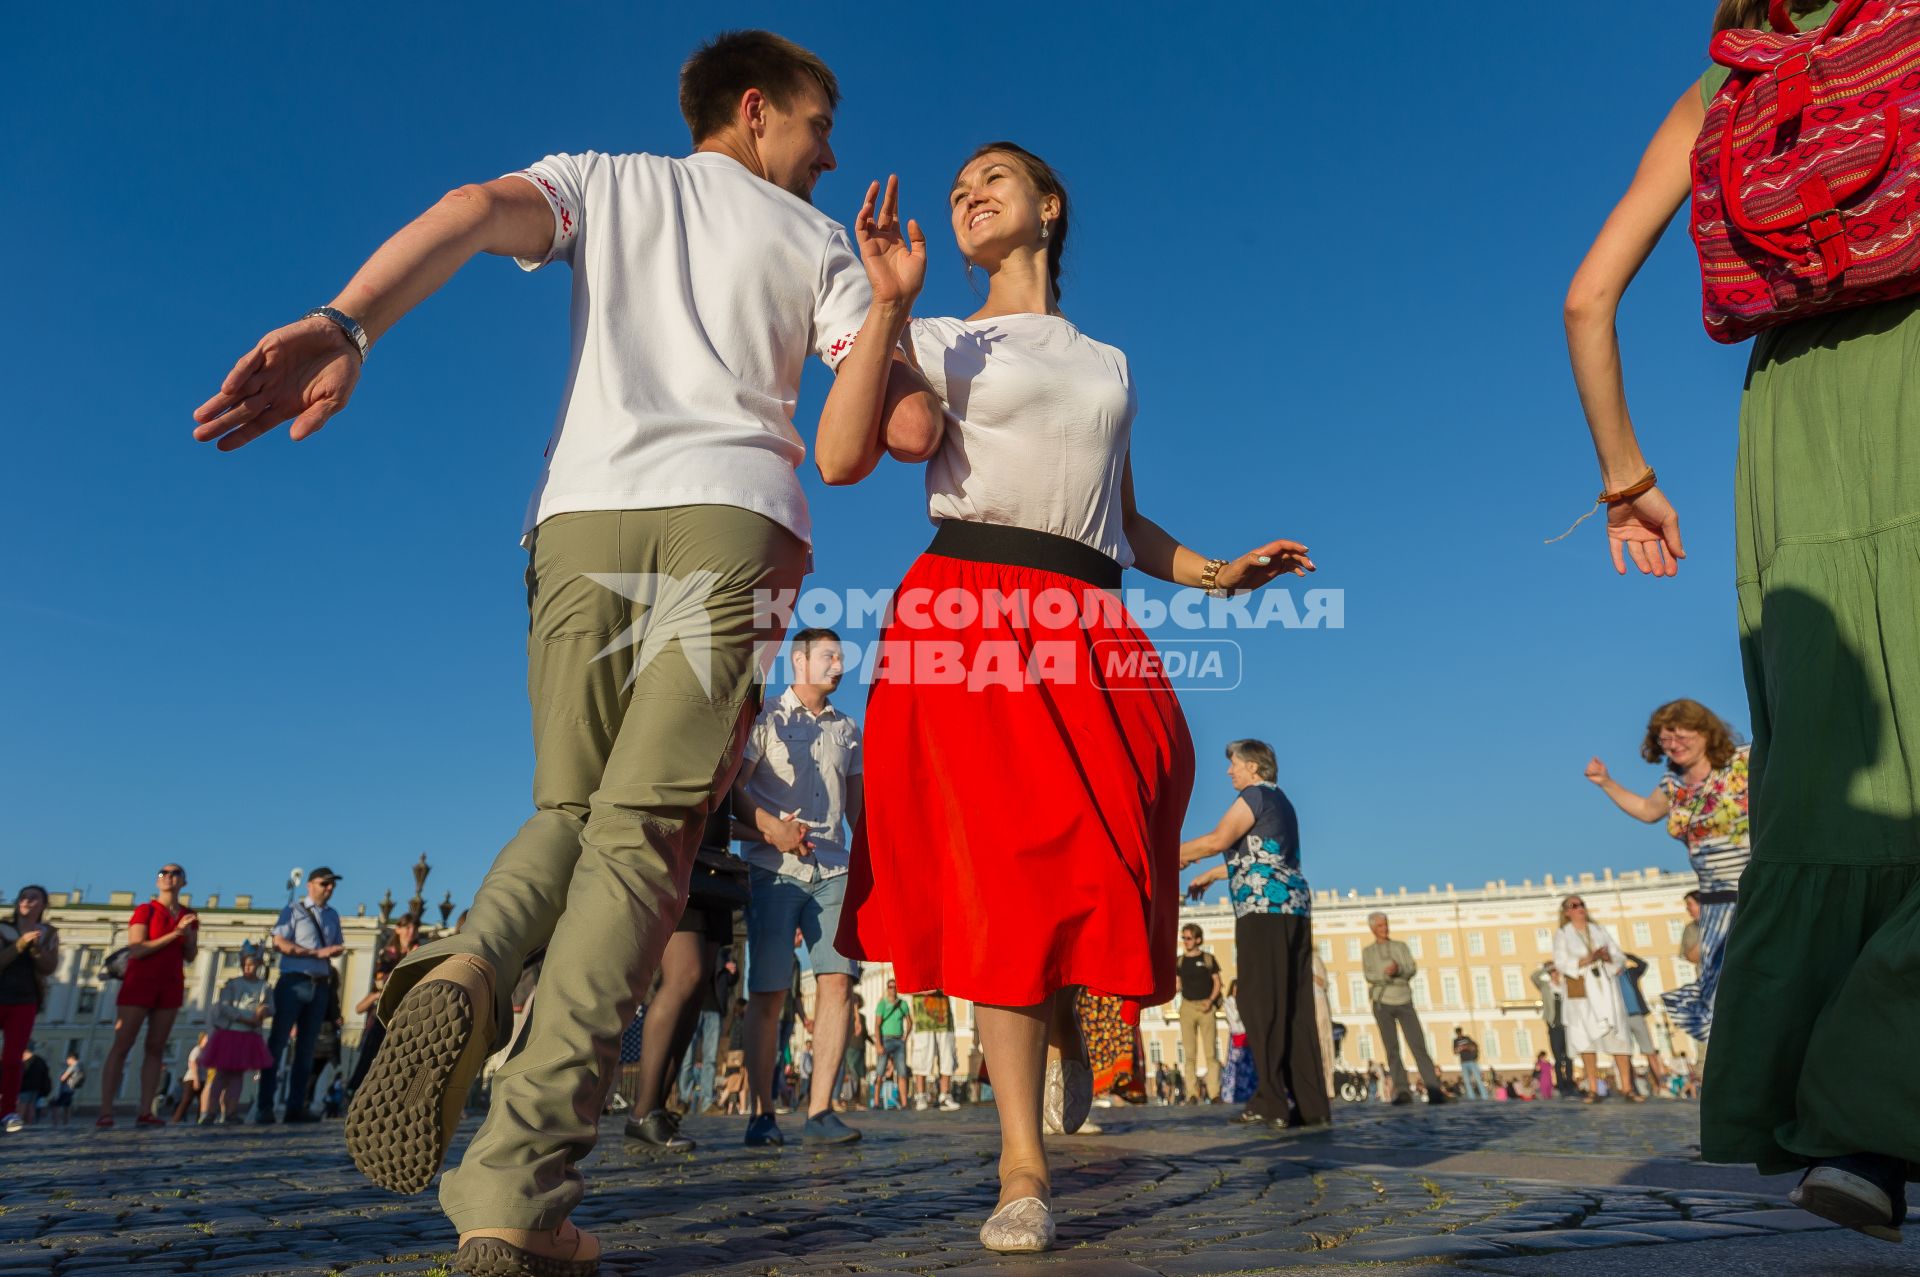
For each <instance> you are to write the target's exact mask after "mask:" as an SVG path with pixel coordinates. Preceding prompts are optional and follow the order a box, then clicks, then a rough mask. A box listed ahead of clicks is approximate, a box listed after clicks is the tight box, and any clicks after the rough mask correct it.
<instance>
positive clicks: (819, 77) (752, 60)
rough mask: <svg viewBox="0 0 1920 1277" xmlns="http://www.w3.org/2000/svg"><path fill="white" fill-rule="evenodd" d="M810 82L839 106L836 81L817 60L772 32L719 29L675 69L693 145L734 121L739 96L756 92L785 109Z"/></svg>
mask: <svg viewBox="0 0 1920 1277" xmlns="http://www.w3.org/2000/svg"><path fill="white" fill-rule="evenodd" d="M809 83H811V84H815V85H818V86H819V88H820V91H821V92H823V93H825V94H826V95H827V105H828V106H829V107H838V106H839V105H840V81H838V80H836V79H835V78H834V76H833V72H832V71H829V70H828V69H827V64H826V63H824V62H822V61H821V60H820V58H819V56H818V55H817V54H815V53H812V52H810V51H809V50H806V49H803V48H801V47H800V46H799V45H797V44H795V43H794V42H793V41H791V40H788V39H786V38H785V37H783V36H777V35H775V34H774V33H773V32H771V31H722V32H721V33H720V34H719V35H717V36H715V37H713V39H711V40H709V41H707V42H706V43H705V44H703V45H701V46H700V47H699V48H698V49H695V50H694V52H693V56H692V57H690V58H688V59H687V61H686V65H685V66H683V67H681V68H680V114H681V115H682V116H684V117H686V121H687V128H688V129H689V130H690V131H691V132H692V133H693V141H694V144H695V145H696V146H697V145H698V144H700V143H701V142H704V141H706V140H707V139H708V138H710V137H712V136H713V135H714V134H715V133H718V132H719V131H720V130H721V129H724V128H726V127H727V125H728V124H730V123H732V122H733V112H734V108H735V107H736V106H737V105H738V104H739V101H740V95H741V94H743V93H745V92H746V91H747V90H748V89H758V90H760V92H761V93H763V94H765V95H766V99H767V101H769V102H771V103H772V104H773V105H775V106H777V107H779V108H780V109H781V110H783V111H784V110H787V109H788V108H789V106H790V105H791V103H792V101H793V96H794V94H796V93H799V92H802V91H803V90H804V89H805V88H806V86H807V85H808V84H809Z"/></svg>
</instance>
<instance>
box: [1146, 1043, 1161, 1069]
mask: <svg viewBox="0 0 1920 1277" xmlns="http://www.w3.org/2000/svg"><path fill="white" fill-rule="evenodd" d="M1147 1059H1148V1060H1150V1061H1152V1062H1153V1066H1154V1067H1155V1068H1158V1067H1160V1043H1159V1042H1158V1041H1153V1042H1149V1043H1147Z"/></svg>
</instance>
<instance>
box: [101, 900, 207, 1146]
mask: <svg viewBox="0 0 1920 1277" xmlns="http://www.w3.org/2000/svg"><path fill="white" fill-rule="evenodd" d="M155 877H156V879H157V881H156V882H155V885H154V893H153V899H151V900H149V901H147V903H145V904H143V905H141V906H140V907H139V908H138V909H135V910H134V911H133V917H132V918H131V919H129V920H128V922H127V948H128V949H129V950H131V952H130V953H129V954H128V959H127V974H126V978H125V979H123V980H122V981H121V982H120V997H119V999H118V1001H117V1003H116V1006H117V1008H118V1010H117V1013H116V1014H115V1015H114V1018H113V1046H112V1047H110V1048H109V1049H108V1051H107V1062H106V1063H105V1064H104V1065H102V1066H101V1069H100V1117H99V1119H98V1120H97V1121H96V1122H95V1123H94V1125H95V1126H112V1125H113V1093H114V1092H115V1091H118V1090H119V1089H120V1072H121V1070H122V1069H124V1068H125V1067H126V1063H127V1056H128V1055H130V1054H131V1053H132V1052H133V1043H134V1040H135V1039H136V1038H138V1037H139V1036H140V1029H141V1027H142V1026H145V1028H146V1030H147V1044H146V1053H145V1054H144V1055H142V1056H141V1058H140V1107H139V1108H138V1109H136V1110H135V1113H136V1114H137V1116H136V1117H135V1118H134V1123H135V1124H136V1125H138V1126H165V1125H166V1124H167V1123H166V1119H165V1118H161V1117H156V1116H154V1112H153V1094H154V1092H155V1091H156V1090H158V1089H159V1086H160V1070H161V1068H162V1067H163V1066H164V1064H165V1062H166V1054H167V1035H168V1034H169V1033H171V1032H173V1019H174V1017H175V1016H177V1015H179V1014H180V1005H181V1003H182V1002H184V1001H186V993H187V963H189V962H192V961H193V955H194V950H195V948H196V946H197V945H198V943H199V936H200V915H199V914H196V913H195V912H194V911H193V910H191V909H189V908H187V907H186V906H185V905H183V904H181V903H180V889H181V888H182V887H184V886H186V885H187V871H186V870H184V869H182V868H181V867H180V866H179V865H164V866H162V867H161V869H160V872H159V873H158V874H157V875H155Z"/></svg>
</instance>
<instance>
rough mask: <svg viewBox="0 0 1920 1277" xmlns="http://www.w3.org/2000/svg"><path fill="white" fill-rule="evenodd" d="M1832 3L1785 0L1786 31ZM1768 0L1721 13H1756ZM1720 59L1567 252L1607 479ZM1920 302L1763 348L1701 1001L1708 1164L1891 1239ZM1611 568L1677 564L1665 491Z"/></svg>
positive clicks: (1635, 499)
mask: <svg viewBox="0 0 1920 1277" xmlns="http://www.w3.org/2000/svg"><path fill="white" fill-rule="evenodd" d="M1833 9H1834V5H1833V4H1831V3H1825V4H1823V3H1818V2H1817V0H1814V2H1808V0H1793V2H1792V4H1791V10H1792V12H1793V13H1794V15H1795V18H1796V21H1797V22H1798V24H1799V26H1800V27H1801V29H1803V30H1806V29H1811V28H1812V27H1813V26H1814V25H1815V24H1817V23H1821V22H1824V21H1825V20H1826V19H1827V17H1828V16H1830V15H1831V14H1832V12H1833ZM1766 25H1767V0H1720V4H1719V13H1718V16H1717V26H1718V27H1719V28H1722V29H1724V28H1730V27H1764V26H1766ZM1724 82H1725V72H1724V71H1721V70H1718V69H1715V70H1714V71H1710V72H1709V73H1708V74H1707V76H1706V77H1705V78H1704V79H1703V80H1702V81H1701V82H1700V83H1699V84H1698V85H1694V86H1689V88H1688V89H1687V91H1686V92H1685V93H1683V94H1682V95H1681V96H1680V99H1679V101H1678V102H1676V103H1675V104H1674V107H1673V110H1672V111H1671V113H1669V115H1668V116H1667V119H1666V121H1665V122H1664V123H1663V124H1662V125H1661V126H1660V129H1659V130H1658V132H1656V133H1655V135H1654V138H1653V141H1652V143H1651V144H1650V145H1649V146H1648V148H1647V152H1646V155H1645V157H1644V159H1643V160H1642V161H1641V164H1640V168H1639V171H1638V173H1637V174H1636V175H1635V177H1634V180H1633V184H1632V186H1631V187H1630V188H1629V189H1628V191H1627V194H1626V196H1625V197H1624V198H1623V199H1622V200H1621V201H1620V204H1619V205H1618V206H1617V207H1616V208H1615V209H1614V211H1613V213H1612V215H1611V216H1610V217H1609V218H1608V219H1607V223H1606V225H1605V227H1604V228H1603V229H1602V230H1601V232H1600V235H1599V238H1598V239H1597V240H1596V241H1595V242H1594V245H1593V248H1592V249H1591V250H1590V251H1589V253H1588V255H1587V258H1586V260H1585V261H1584V262H1583V263H1582V264H1581V266H1580V269H1579V272H1578V273H1577V274H1576V275H1575V277H1574V280H1573V284H1572V287H1571V289H1570V290H1569V293H1568V297H1567V305H1566V323H1567V344H1568V349H1569V353H1570V355H1571V357H1572V361H1573V370H1574V376H1575V380H1576V381H1577V383H1578V385H1579V390H1580V398H1581V404H1582V406H1583V408H1584V409H1585V412H1586V417H1587V423H1588V425H1589V427H1590V428H1591V430H1592V433H1593V442H1594V447H1595V450H1596V451H1597V453H1598V454H1599V459H1600V470H1601V481H1602V483H1603V484H1604V485H1605V486H1604V490H1605V491H1606V492H1607V493H1609V494H1617V493H1623V492H1632V491H1634V490H1635V489H1637V488H1640V487H1641V485H1642V484H1643V482H1644V481H1645V480H1646V479H1647V478H1648V477H1649V476H1650V470H1649V467H1648V465H1647V461H1646V459H1645V457H1644V456H1642V454H1641V451H1640V446H1639V443H1638V442H1637V440H1636V439H1635V436H1634V430H1633V425H1632V420H1631V418H1630V416H1629V414H1628V411H1627V405H1626V398H1625V393H1624V389H1623V380H1622V376H1621V371H1620V353H1619V345H1618V342H1617V340H1616V338H1615V335H1614V316H1615V313H1616V311H1617V309H1618V306H1619V302H1620V298H1621V295H1622V294H1623V293H1624V292H1625V290H1626V287H1627V285H1628V283H1629V282H1630V281H1631V280H1632V278H1633V276H1634V274H1635V272H1636V271H1638V270H1639V268H1640V266H1641V264H1642V263H1643V262H1645V260H1646V258H1647V256H1648V254H1649V253H1650V252H1651V251H1652V249H1653V246H1654V244H1655V243H1656V242H1657V241H1658V240H1659V238H1660V235H1661V233H1662V231H1664V230H1665V228H1666V226H1667V224H1668V222H1669V221H1670V220H1671V219H1672V218H1673V215H1674V214H1675V213H1676V212H1677V211H1678V210H1679V209H1680V208H1681V207H1682V206H1683V205H1684V204H1685V203H1686V202H1687V198H1688V195H1689V192H1690V189H1691V178H1692V167H1691V151H1692V148H1693V144H1694V141H1695V139H1696V137H1697V136H1698V134H1699V132H1700V128H1701V125H1702V122H1703V120H1704V119H1705V107H1706V103H1707V102H1708V101H1710V100H1711V98H1712V96H1713V95H1714V94H1715V93H1716V92H1717V91H1718V90H1719V89H1720V87H1721V85H1722V84H1723V83H1724ZM1916 369H1920V298H1907V299H1904V300H1900V301H1893V302H1886V303H1882V304H1879V305H1874V306H1862V307H1857V308H1855V309H1851V310H1844V311H1839V312H1836V313H1832V314H1828V315H1824V316H1815V317H1811V318H1807V319H1803V320H1800V321H1797V322H1794V323H1788V324H1783V325H1780V326H1778V327H1775V328H1772V329H1769V330H1768V331H1766V332H1765V333H1763V334H1762V335H1761V336H1760V337H1759V338H1758V339H1757V340H1756V341H1755V343H1754V348H1753V355H1752V362H1751V363H1750V365H1749V367H1748V372H1747V380H1746V392H1745V395H1744V397H1743V398H1742V400H1741V406H1740V441H1739V458H1738V462H1737V473H1736V492H1735V521H1736V530H1737V536H1736V545H1737V565H1736V580H1735V584H1736V587H1737V594H1738V600H1739V623H1740V640H1741V651H1742V655H1743V660H1744V664H1745V672H1746V679H1747V692H1748V698H1749V701H1750V709H1751V713H1752V719H1753V750H1752V759H1751V777H1750V786H1751V794H1752V830H1751V833H1752V844H1753V860H1752V863H1751V865H1750V866H1749V867H1748V869H1747V870H1746V872H1745V874H1744V875H1743V877H1742V879H1741V882H1740V888H1739V911H1738V915H1737V919H1736V921H1735V923H1734V926H1733V933H1732V936H1731V938H1730V939H1729V941H1728V944H1727V953H1726V959H1725V965H1724V968H1723V970H1722V973H1721V983H1720V987H1719V991H1718V995H1717V1001H1716V1005H1715V1008H1714V1021H1713V1051H1712V1053H1711V1055H1710V1056H1709V1059H1708V1063H1707V1073H1706V1090H1705V1101H1704V1104H1703V1107H1702V1113H1701V1151H1702V1154H1703V1156H1704V1157H1705V1158H1706V1159H1707V1160H1709V1161H1715V1162H1741V1163H1752V1164H1754V1165H1756V1166H1757V1167H1758V1168H1759V1169H1760V1171H1761V1172H1762V1173H1766V1174H1779V1173H1782V1172H1786V1171H1790V1170H1795V1169H1801V1170H1804V1172H1805V1173H1804V1175H1803V1178H1802V1179H1801V1181H1800V1186H1799V1187H1798V1188H1797V1189H1795V1190H1794V1194H1793V1199H1794V1201H1795V1202H1797V1203H1798V1204H1799V1205H1801V1206H1802V1207H1804V1208H1806V1209H1808V1210H1811V1211H1813V1212H1814V1213H1816V1214H1819V1215H1822V1216H1825V1217H1826V1218H1829V1219H1832V1220H1835V1221H1836V1222H1839V1223H1842V1224H1846V1225H1847V1226H1849V1227H1853V1228H1857V1229H1859V1230H1861V1231H1862V1232H1866V1233H1868V1234H1870V1235H1872V1236H1876V1237H1880V1238H1883V1239H1886V1240H1889V1241H1897V1240H1899V1236H1900V1233H1899V1228H1900V1223H1901V1221H1902V1220H1903V1219H1904V1217H1905V1215H1906V1183H1907V1181H1908V1180H1910V1179H1912V1178H1915V1177H1916V1167H1917V1166H1920V1070H1915V1068H1914V1067H1913V1064H1912V1060H1913V1058H1914V1056H1915V1055H1916V1054H1917V1053H1920V820H1917V819H1916V795H1920V624H1916V621H1920V374H1916ZM1607 541H1608V546H1609V549H1610V551H1611V554H1612V557H1613V562H1614V567H1615V569H1616V570H1617V571H1620V572H1623V573H1624V572H1625V571H1626V560H1627V559H1629V558H1630V559H1631V560H1632V561H1633V563H1634V565H1635V566H1636V567H1638V568H1639V569H1640V571H1642V572H1643V573H1647V574H1650V575H1654V576H1671V575H1672V574H1673V573H1674V572H1675V570H1676V569H1677V566H1678V560H1679V559H1680V558H1682V557H1683V551H1682V548H1681V542H1680V528H1679V520H1678V518H1677V516H1676V515H1675V513H1674V510H1673V506H1672V505H1671V504H1670V503H1669V502H1668V501H1667V498H1666V497H1665V496H1664V495H1662V493H1661V491H1660V489H1659V488H1658V487H1648V488H1646V489H1645V490H1643V491H1640V492H1638V494H1637V495H1633V496H1631V497H1629V498H1626V499H1622V500H1618V501H1615V502H1613V503H1611V504H1609V506H1608V512H1607Z"/></svg>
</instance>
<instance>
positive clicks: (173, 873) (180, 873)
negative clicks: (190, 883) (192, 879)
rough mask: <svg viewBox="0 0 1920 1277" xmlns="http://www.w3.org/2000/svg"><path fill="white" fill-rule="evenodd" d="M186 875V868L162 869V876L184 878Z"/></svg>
mask: <svg viewBox="0 0 1920 1277" xmlns="http://www.w3.org/2000/svg"><path fill="white" fill-rule="evenodd" d="M186 876H187V871H186V870H184V869H162V870H161V871H160V877H162V878H184V877H186Z"/></svg>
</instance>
